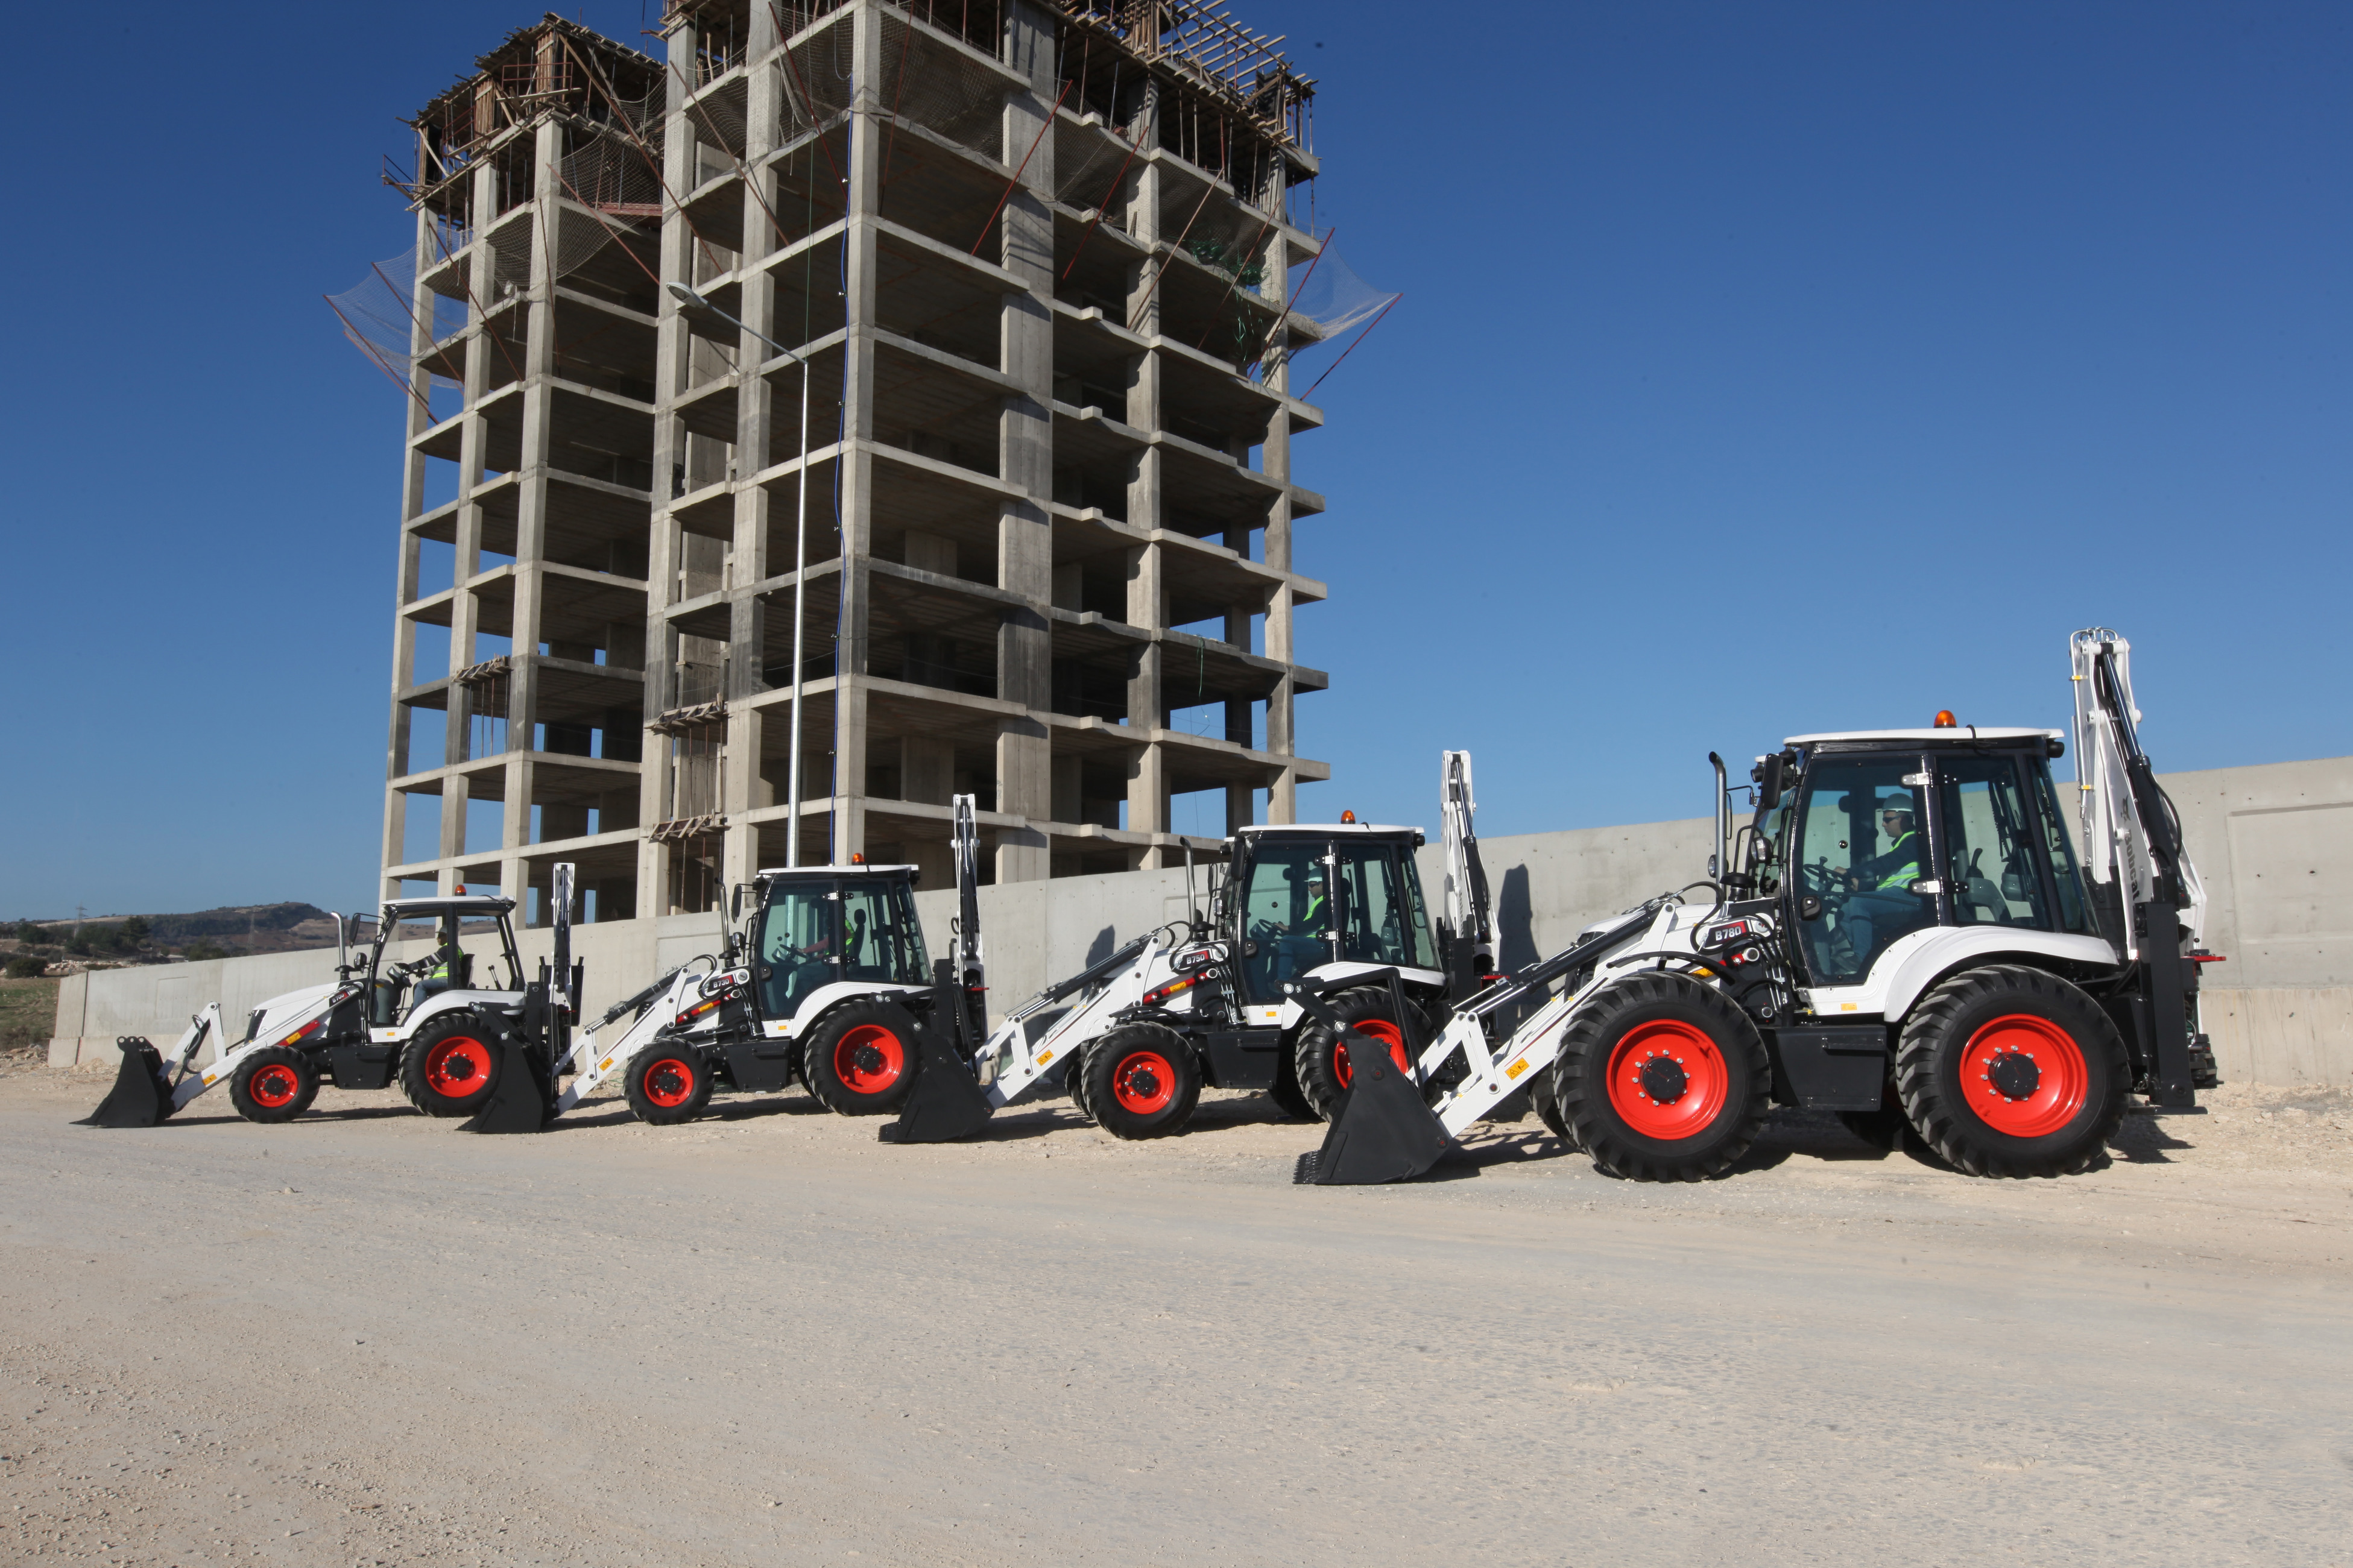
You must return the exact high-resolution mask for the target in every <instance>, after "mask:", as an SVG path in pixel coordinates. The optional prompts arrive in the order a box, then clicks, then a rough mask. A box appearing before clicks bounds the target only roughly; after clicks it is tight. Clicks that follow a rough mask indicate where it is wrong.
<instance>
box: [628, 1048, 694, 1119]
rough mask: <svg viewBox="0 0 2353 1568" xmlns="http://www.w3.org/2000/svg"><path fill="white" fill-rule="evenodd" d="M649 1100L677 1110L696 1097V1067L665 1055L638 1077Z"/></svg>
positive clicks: (640, 1086) (639, 1084) (664, 1107)
mask: <svg viewBox="0 0 2353 1568" xmlns="http://www.w3.org/2000/svg"><path fill="white" fill-rule="evenodd" d="M638 1089H641V1090H643V1091H644V1093H645V1097H646V1099H647V1100H649V1101H651V1102H652V1103H653V1104H655V1105H659V1106H660V1107H661V1108H662V1109H663V1110H677V1109H678V1108H679V1107H680V1106H681V1105H684V1104H685V1103H686V1102H687V1101H688V1100H691V1099H693V1098H694V1068H692V1067H691V1066H689V1065H688V1064H687V1063H685V1062H682V1061H681V1060H679V1059H678V1058H676V1057H664V1058H661V1060H659V1061H658V1062H655V1063H653V1064H652V1065H651V1066H649V1067H648V1068H646V1070H645V1071H644V1072H643V1073H642V1074H640V1075H639V1076H638Z"/></svg>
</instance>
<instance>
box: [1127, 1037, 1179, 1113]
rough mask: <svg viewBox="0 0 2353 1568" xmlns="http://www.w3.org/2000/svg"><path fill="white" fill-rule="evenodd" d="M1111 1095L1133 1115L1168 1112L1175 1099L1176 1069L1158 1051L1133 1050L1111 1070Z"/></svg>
mask: <svg viewBox="0 0 2353 1568" xmlns="http://www.w3.org/2000/svg"><path fill="white" fill-rule="evenodd" d="M1111 1095H1112V1098H1113V1100H1118V1101H1119V1108H1120V1109H1121V1110H1124V1111H1127V1112H1129V1113H1130V1114H1132V1115H1135V1116H1150V1115H1152V1114H1153V1113H1154V1112H1155V1111H1159V1110H1166V1109H1167V1108H1168V1102H1169V1101H1170V1100H1174V1099H1176V1068H1174V1067H1172V1066H1171V1065H1170V1064H1169V1061H1168V1058H1166V1057H1164V1056H1162V1055H1161V1054H1160V1053H1159V1052H1158V1051H1130V1052H1128V1053H1127V1055H1125V1056H1124V1057H1122V1058H1119V1066H1117V1067H1116V1068H1113V1069H1112V1075H1111Z"/></svg>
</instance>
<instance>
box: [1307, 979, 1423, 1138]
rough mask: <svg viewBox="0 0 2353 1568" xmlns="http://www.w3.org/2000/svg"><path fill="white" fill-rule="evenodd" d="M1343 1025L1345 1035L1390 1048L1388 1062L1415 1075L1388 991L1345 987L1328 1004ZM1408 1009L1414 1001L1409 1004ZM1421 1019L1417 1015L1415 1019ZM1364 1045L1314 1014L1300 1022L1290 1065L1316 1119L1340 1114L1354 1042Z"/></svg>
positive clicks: (1345, 1096) (1346, 1089) (1345, 1095)
mask: <svg viewBox="0 0 2353 1568" xmlns="http://www.w3.org/2000/svg"><path fill="white" fill-rule="evenodd" d="M1327 1005H1329V1006H1330V1007H1331V1009H1332V1011H1333V1012H1334V1013H1335V1014H1336V1015H1338V1016H1339V1019H1340V1021H1341V1022H1342V1023H1343V1024H1345V1025H1346V1026H1348V1027H1347V1029H1346V1032H1345V1033H1346V1036H1348V1037H1361V1036H1367V1035H1369V1036H1370V1037H1372V1038H1373V1039H1375V1040H1378V1041H1379V1042H1380V1043H1381V1044H1383V1045H1385V1046H1387V1047H1388V1053H1389V1060H1391V1061H1392V1062H1395V1063H1396V1064H1397V1069H1398V1071H1399V1072H1401V1073H1404V1074H1405V1075H1406V1076H1407V1077H1409V1078H1410V1077H1412V1076H1413V1063H1412V1061H1411V1060H1410V1059H1409V1058H1408V1057H1407V1055H1406V1048H1405V1041H1406V1035H1405V1030H1404V1028H1403V1027H1402V1022H1403V1021H1402V1020H1401V1019H1399V1018H1398V1016H1397V1009H1396V1007H1395V1006H1393V1005H1391V1004H1390V1001H1389V994H1388V992H1386V991H1373V990H1359V991H1343V992H1342V993H1340V994H1338V995H1337V996H1335V997H1333V998H1331V1000H1330V1002H1329V1003H1328V1004H1327ZM1406 1005H1407V1006H1409V1007H1410V1006H1412V1005H1413V1004H1412V1003H1410V1002H1409V1003H1407V1004H1406ZM1414 1022H1415V1023H1416V1024H1419V1023H1420V1022H1421V1020H1420V1019H1419V1018H1416V1019H1415V1020H1414ZM1348 1037H1343V1036H1342V1035H1339V1034H1335V1033H1334V1032H1333V1030H1332V1027H1331V1026H1330V1025H1328V1024H1324V1023H1319V1022H1318V1021H1316V1020H1315V1019H1313V1018H1310V1019H1309V1020H1307V1022H1306V1023H1304V1024H1303V1025H1302V1026H1300V1030H1299V1043H1298V1045H1297V1046H1295V1047H1293V1053H1292V1069H1293V1072H1294V1073H1295V1074H1296V1075H1297V1077H1298V1079H1299V1088H1300V1091H1301V1093H1302V1094H1303V1095H1304V1096H1305V1097H1306V1100H1307V1105H1308V1109H1309V1110H1313V1111H1314V1113H1315V1114H1316V1116H1317V1117H1318V1118H1320V1119H1321V1120H1323V1121H1331V1120H1332V1118H1334V1117H1335V1116H1337V1115H1339V1114H1340V1102H1341V1101H1342V1100H1345V1099H1347V1098H1348V1052H1349V1049H1350V1047H1351V1045H1352V1044H1355V1045H1356V1047H1357V1048H1360V1049H1361V1048H1363V1042H1362V1041H1361V1040H1353V1039H1352V1038H1348Z"/></svg>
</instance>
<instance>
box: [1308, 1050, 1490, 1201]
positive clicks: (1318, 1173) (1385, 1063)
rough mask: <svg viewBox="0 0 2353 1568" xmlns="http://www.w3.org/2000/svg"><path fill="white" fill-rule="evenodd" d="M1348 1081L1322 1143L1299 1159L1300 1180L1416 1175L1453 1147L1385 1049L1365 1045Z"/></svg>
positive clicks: (1342, 1181) (1337, 1183)
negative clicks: (1345, 1094) (1307, 1156)
mask: <svg viewBox="0 0 2353 1568" xmlns="http://www.w3.org/2000/svg"><path fill="white" fill-rule="evenodd" d="M1362 1054H1363V1055H1364V1056H1365V1057H1366V1058H1368V1059H1367V1060H1366V1065H1365V1067H1364V1068H1362V1069H1360V1070H1359V1071H1358V1072H1357V1073H1356V1075H1355V1076H1354V1077H1353V1078H1352V1079H1350V1081H1349V1084H1348V1098H1347V1099H1345V1100H1342V1101H1341V1102H1340V1113H1339V1114H1338V1115H1336V1116H1335V1117H1333V1118H1332V1128H1331V1131H1328V1132H1326V1133H1324V1147H1323V1148H1322V1149H1320V1150H1318V1151H1316V1152H1315V1153H1314V1155H1312V1156H1310V1159H1312V1160H1313V1162H1314V1163H1313V1164H1312V1165H1310V1163H1309V1162H1308V1161H1307V1160H1303V1161H1301V1162H1300V1170H1299V1174H1298V1178H1297V1179H1298V1180H1299V1181H1300V1182H1301V1183H1303V1184H1314V1185H1315V1186H1319V1187H1363V1186H1371V1185H1374V1184H1377V1183H1381V1182H1402V1181H1404V1180H1406V1179H1407V1178H1408V1177H1410V1176H1419V1175H1420V1174H1421V1173H1423V1172H1424V1171H1427V1170H1429V1169H1430V1167H1431V1166H1432V1165H1435V1164H1437V1163H1438V1161H1439V1157H1440V1155H1442V1154H1444V1153H1445V1152H1447V1151H1448V1150H1449V1149H1451V1148H1452V1147H1454V1140H1453V1139H1451V1138H1450V1137H1448V1136H1447V1135H1446V1129H1445V1128H1444V1127H1442V1126H1440V1124H1439V1121H1438V1118H1437V1117H1436V1116H1434V1115H1433V1114H1431V1112H1430V1107H1429V1106H1427V1105H1424V1104H1423V1103H1422V1102H1421V1091H1420V1090H1419V1089H1417V1088H1415V1087H1414V1082H1413V1079H1411V1078H1409V1077H1408V1076H1407V1075H1406V1074H1404V1073H1401V1072H1399V1071H1398V1070H1397V1068H1395V1067H1394V1066H1393V1065H1391V1063H1390V1062H1389V1060H1388V1055H1387V1053H1386V1052H1376V1051H1371V1050H1367V1051H1365V1052H1364V1053H1362Z"/></svg>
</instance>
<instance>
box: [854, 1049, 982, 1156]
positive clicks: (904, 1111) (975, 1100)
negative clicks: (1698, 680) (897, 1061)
mask: <svg viewBox="0 0 2353 1568" xmlns="http://www.w3.org/2000/svg"><path fill="white" fill-rule="evenodd" d="M989 1114H990V1107H989V1103H988V1094H987V1090H985V1089H982V1088H981V1087H980V1085H979V1084H978V1083H977V1082H976V1081H975V1080H974V1079H973V1076H972V1069H971V1068H967V1067H965V1065H964V1063H962V1062H960V1061H958V1060H957V1059H956V1055H955V1052H954V1051H952V1050H950V1049H948V1043H947V1041H946V1040H945V1039H944V1038H942V1037H941V1031H938V1030H934V1029H933V1028H931V1027H930V1026H928V1025H926V1026H923V1028H921V1029H919V1030H918V1031H917V1032H916V1036H915V1085H914V1087H913V1089H909V1090H908V1091H907V1098H906V1100H904V1101H903V1102H902V1104H901V1106H900V1108H899V1120H898V1121H892V1122H886V1123H885V1124H884V1125H883V1126H882V1127H881V1129H879V1130H878V1131H877V1136H878V1137H880V1138H881V1141H882V1142H885V1143H952V1142H955V1140H957V1139H959V1138H969V1137H971V1136H972V1135H973V1134H974V1133H976V1132H977V1131H980V1130H981V1129H982V1128H984V1127H986V1126H987V1125H988V1118H989Z"/></svg>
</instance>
